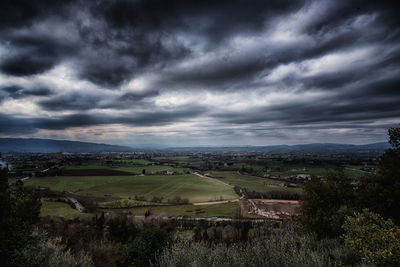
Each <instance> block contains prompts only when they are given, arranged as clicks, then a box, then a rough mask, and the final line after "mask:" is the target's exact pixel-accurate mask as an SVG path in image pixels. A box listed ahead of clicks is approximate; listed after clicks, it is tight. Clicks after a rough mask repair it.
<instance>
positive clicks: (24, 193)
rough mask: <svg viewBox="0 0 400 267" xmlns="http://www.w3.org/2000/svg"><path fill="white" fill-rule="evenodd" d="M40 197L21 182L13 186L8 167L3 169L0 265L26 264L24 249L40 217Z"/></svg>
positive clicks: (0, 183) (1, 176)
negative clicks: (10, 181)
mask: <svg viewBox="0 0 400 267" xmlns="http://www.w3.org/2000/svg"><path fill="white" fill-rule="evenodd" d="M40 206H41V202H40V198H39V196H38V195H37V194H35V193H34V192H32V191H29V190H27V189H26V188H24V187H23V186H22V185H21V184H19V185H17V186H16V188H13V189H10V187H9V184H8V179H7V169H0V261H1V262H0V265H1V266H26V262H24V258H23V257H22V256H21V255H22V249H23V248H24V247H26V246H27V245H28V244H29V242H30V241H31V227H32V225H33V224H34V223H36V222H37V221H38V219H39V213H40Z"/></svg>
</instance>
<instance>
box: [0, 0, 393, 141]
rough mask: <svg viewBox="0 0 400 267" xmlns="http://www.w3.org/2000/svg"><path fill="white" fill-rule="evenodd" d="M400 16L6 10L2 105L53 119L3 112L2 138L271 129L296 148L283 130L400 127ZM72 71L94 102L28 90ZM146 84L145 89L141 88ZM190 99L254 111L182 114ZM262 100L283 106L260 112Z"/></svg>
mask: <svg viewBox="0 0 400 267" xmlns="http://www.w3.org/2000/svg"><path fill="white" fill-rule="evenodd" d="M398 14H400V8H399V4H398V1H386V0H383V1H362V0H356V1H345V0H339V1H333V0H332V1H329V0H326V1H313V0H304V1H303V0H298V1H291V0H290V1H289V0H288V1H282V0H280V1H275V0H274V1H264V0H255V1H244V0H235V1H187V0H168V1H167V0H164V1H156V0H142V1H126V0H112V1H78V0H69V1H45V0H40V1H35V2H34V3H33V2H32V1H27V0H26V1H24V0H18V1H15V0H14V1H9V0H6V1H2V2H1V4H0V48H1V50H0V53H2V54H0V73H1V74H2V75H4V77H7V78H8V79H7V80H4V81H0V104H1V103H3V105H7V103H8V102H7V101H8V100H21V101H23V100H27V99H32V100H31V101H32V103H34V104H35V105H36V106H37V107H38V108H39V109H41V110H42V111H44V112H46V114H50V115H47V116H50V117H44V116H43V115H35V114H33V115H32V117H30V118H28V117H26V116H20V115H18V116H17V115H16V114H12V113H9V114H7V113H5V112H4V113H2V114H1V116H0V126H1V127H0V131H1V133H2V134H6V135H10V134H13V133H18V134H32V133H36V132H37V131H38V130H40V129H42V130H62V129H67V128H71V127H85V126H87V127H90V126H95V125H108V124H112V123H116V124H124V125H129V126H152V125H170V124H173V123H175V122H182V121H196V122H197V123H198V125H201V127H210V128H209V129H204V130H205V131H206V132H202V131H199V130H198V129H196V130H197V131H198V134H199V135H203V136H204V135H208V136H212V135H217V136H219V135H223V136H237V135H240V134H241V132H240V131H239V132H237V130H235V131H230V130H226V131H224V130H223V129H222V128H219V126H221V127H228V126H230V125H234V126H238V127H247V128H245V129H247V132H248V133H252V129H255V128H256V127H257V126H260V125H261V126H262V125H270V126H269V127H270V129H276V132H273V131H267V132H263V133H262V134H261V133H259V135H258V136H259V137H260V138H261V137H262V136H264V135H265V136H268V135H269V136H270V137H271V138H272V137H273V138H276V136H282V138H285V136H286V137H287V138H289V137H288V136H289V135H290V134H289V131H290V130H287V131H288V132H284V130H283V129H281V127H284V128H285V127H286V129H289V128H290V127H296V126H301V127H304V129H311V128H312V127H320V128H319V129H321V130H324V129H325V127H327V125H329V124H332V125H333V124H334V125H336V126H335V127H336V128H337V125H338V124H340V125H342V127H343V129H350V128H351V127H350V126H349V125H352V124H354V123H355V124H357V123H359V125H360V127H361V128H363V129H368V127H370V126H371V125H381V127H386V126H388V125H391V124H390V123H388V121H395V120H398V119H399V117H400V111H399V108H398V107H399V105H400V88H399V87H400V79H399V78H398V77H400V16H399V15H398ZM3 51H4V52H3ZM358 51H366V52H363V53H364V54H361V56H357V52H358ZM327 55H334V56H335V55H336V57H333V58H334V59H332V58H327V59H324V57H325V56H327ZM352 56H354V60H348V57H352ZM346 60H348V63H346V64H347V65H346V64H345V63H343V62H347V61H346ZM60 64H67V65H68V66H72V68H73V70H74V72H75V74H76V77H77V79H79V80H80V81H86V82H89V83H90V84H91V85H92V89H90V88H84V87H83V88H79V90H77V89H76V88H75V89H73V90H72V89H70V88H68V86H67V85H63V86H65V88H63V87H62V86H61V87H62V88H59V87H58V88H52V85H51V84H46V83H45V82H43V81H42V85H40V86H36V85H29V86H28V85H27V83H24V84H21V83H18V79H34V78H35V77H38V76H40V75H43V74H46V73H48V72H49V71H51V70H53V69H54V68H55V67H57V66H59V65H60ZM313 64H314V65H313ZM318 64H319V65H318ZM330 64H331V65H330ZM326 66H328V67H326ZM325 68H327V69H325ZM274 75H275V76H274ZM143 77H150V78H148V80H146V84H145V85H143V86H144V88H139V89H140V90H139V89H138V88H136V87H135V86H137V85H133V86H131V87H129V82H130V81H131V80H132V79H135V78H143ZM145 79H146V78H145ZM128 87H129V88H128ZM93 88H97V89H96V90H93ZM101 91H104V93H101ZM168 93H171V94H173V93H175V94H177V95H178V98H177V96H175V98H174V99H172V100H168V101H169V102H173V104H174V107H173V108H171V107H170V108H168V107H165V106H159V102H162V101H161V100H163V99H164V97H166V95H168ZM182 93H188V94H189V95H190V94H207V93H210V94H214V95H216V96H224V97H226V100H227V102H228V100H230V99H231V96H232V98H233V95H234V94H235V95H236V96H235V97H237V95H241V96H242V97H239V98H238V100H237V101H241V102H242V104H243V105H242V106H244V107H241V108H236V109H235V108H234V107H230V106H226V105H225V104H224V101H222V102H220V103H217V104H216V103H210V104H209V103H206V102H204V101H203V102H201V101H199V102H198V103H197V102H196V101H195V100H191V101H189V102H190V104H187V103H185V104H183V105H179V104H176V105H175V103H174V102H176V103H179V101H180V99H179V97H184V96H182ZM251 94H259V95H260V98H261V97H262V96H263V95H269V94H276V95H282V98H281V99H278V100H276V101H275V100H274V101H272V102H265V103H261V104H260V103H256V101H255V103H254V105H253V104H252V103H251V102H250V103H247V102H246V100H247V101H252V99H253V100H254V98H251V97H250V95H251ZM287 95H289V96H287ZM168 101H167V102H168ZM219 101H221V100H219ZM211 102H212V101H211ZM194 103H195V104H194ZM213 105H214V107H212V106H213ZM63 112H66V113H63ZM51 114H53V115H51ZM65 114H69V115H65ZM127 114H130V115H127ZM24 125H25V127H24ZM332 127H333V126H332ZM215 129H218V130H215ZM262 129H266V128H262ZM278 129H279V131H278ZM177 130H179V129H177ZM193 131H195V129H194V130H193ZM207 131H208V132H207ZM310 131H311V130H310ZM366 132H367V130H366ZM257 133H258V131H254V134H257ZM374 133H375V132H374ZM193 134H194V133H193Z"/></svg>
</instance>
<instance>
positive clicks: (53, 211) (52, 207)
mask: <svg viewBox="0 0 400 267" xmlns="http://www.w3.org/2000/svg"><path fill="white" fill-rule="evenodd" d="M40 216H42V217H46V216H50V217H63V218H65V219H73V218H76V217H90V216H91V214H89V213H82V212H79V211H77V210H76V209H73V208H72V207H71V206H70V205H68V204H67V203H64V202H56V201H49V200H47V199H42V207H41V209H40Z"/></svg>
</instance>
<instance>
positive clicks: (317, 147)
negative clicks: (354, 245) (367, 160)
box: [0, 138, 390, 153]
mask: <svg viewBox="0 0 400 267" xmlns="http://www.w3.org/2000/svg"><path fill="white" fill-rule="evenodd" d="M388 148H390V145H389V144H388V143H386V142H382V143H373V144H367V145H350V144H331V143H317V144H304V145H292V146H289V145H276V146H221V147H167V146H163V145H149V144H146V145H134V147H130V146H118V145H107V144H97V143H88V142H77V141H66V140H52V139H33V138H29V139H25V138H0V152H3V153H8V152H42V153H54V152H70V153H98V152H133V151H138V150H164V151H172V152H185V151H199V152H202V151H203V152H207V151H208V152H217V151H228V152H235V151H236V152H245V151H254V152H269V153H290V152H331V153H332V152H368V151H371V152H378V153H379V152H383V151H384V150H386V149H388Z"/></svg>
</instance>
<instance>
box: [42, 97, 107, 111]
mask: <svg viewBox="0 0 400 267" xmlns="http://www.w3.org/2000/svg"><path fill="white" fill-rule="evenodd" d="M99 100H100V97H96V96H93V95H83V94H77V93H74V94H67V95H61V96H56V97H54V98H49V99H46V100H42V101H39V102H38V104H39V106H40V107H42V108H43V109H45V110H53V111H62V110H89V109H93V108H96V106H97V103H98V102H99Z"/></svg>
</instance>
